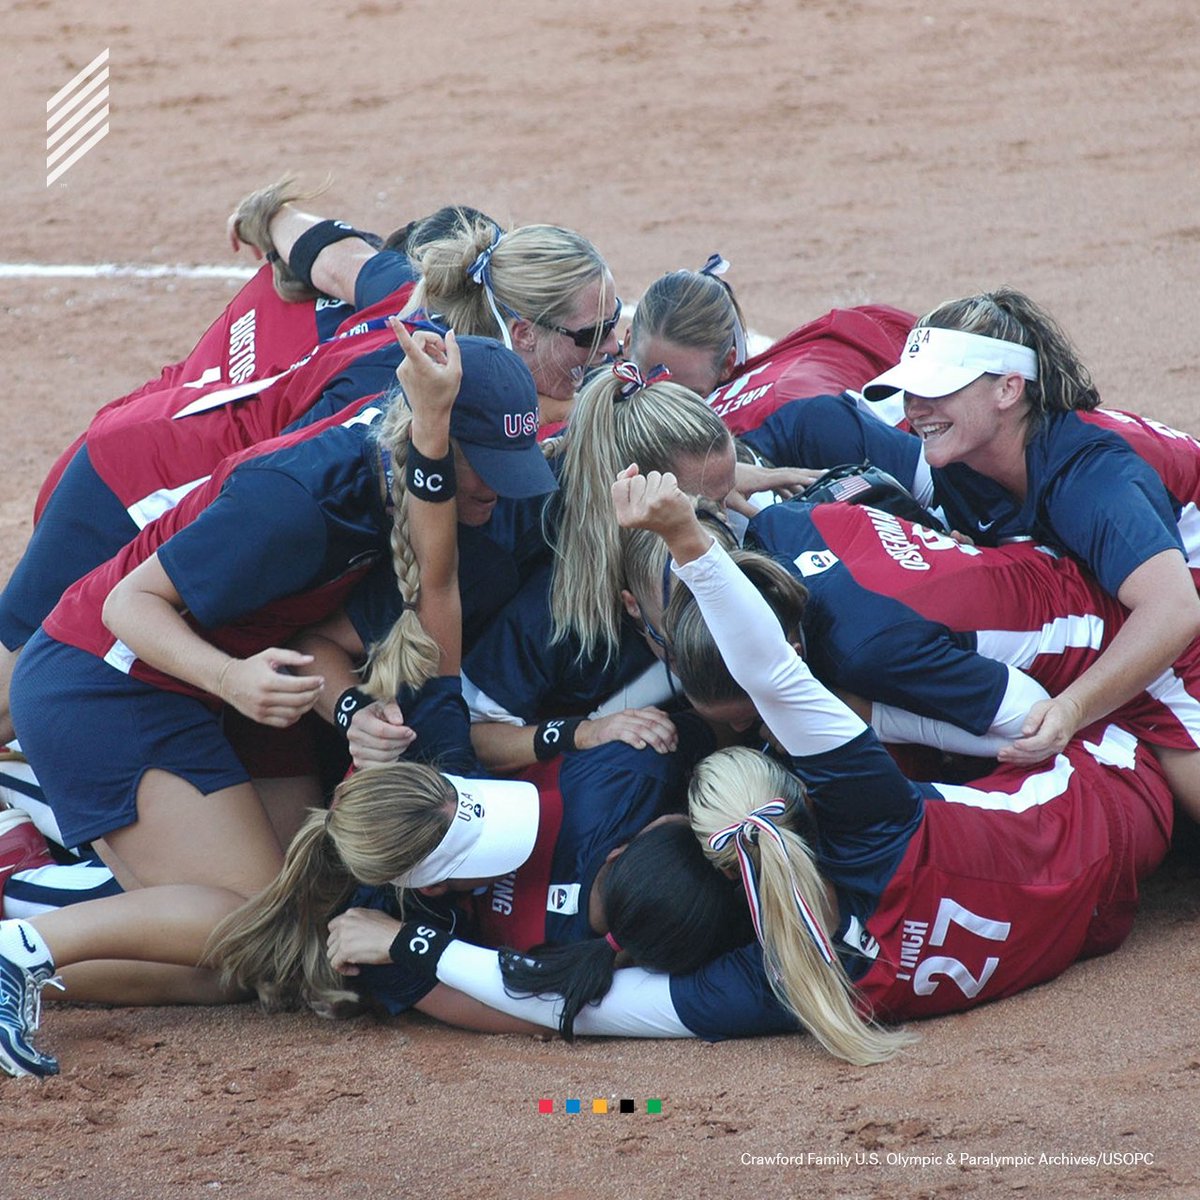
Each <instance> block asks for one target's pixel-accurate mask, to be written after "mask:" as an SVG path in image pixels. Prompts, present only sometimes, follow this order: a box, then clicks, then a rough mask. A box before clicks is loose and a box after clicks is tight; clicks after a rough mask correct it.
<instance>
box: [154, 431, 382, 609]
mask: <svg viewBox="0 0 1200 1200" xmlns="http://www.w3.org/2000/svg"><path fill="white" fill-rule="evenodd" d="M381 416H382V414H377V415H376V417H375V418H374V420H373V421H371V422H370V423H369V424H354V425H350V426H336V427H334V428H332V429H328V430H326V431H325V432H324V433H323V434H321V435H319V436H317V437H314V438H310V439H308V440H306V441H301V442H297V443H295V444H294V445H291V446H287V447H285V448H283V449H280V450H276V451H273V452H271V453H269V454H264V455H262V456H260V457H258V458H253V459H250V460H249V461H247V462H244V463H242V464H241V465H239V466H238V467H237V468H235V469H234V470H233V471H232V472H231V473H230V475H229V478H228V479H227V480H226V482H225V486H224V487H223V488H222V489H221V492H220V494H219V495H218V496H217V498H216V499H215V500H214V501H213V502H212V504H210V505H209V506H208V507H207V508H206V509H205V510H204V511H203V512H202V513H201V514H200V515H199V516H198V517H197V518H196V519H195V520H194V521H192V522H191V523H190V524H188V525H185V526H184V527H183V528H182V529H180V530H179V531H178V532H177V533H175V535H174V536H173V537H171V538H170V539H169V540H168V541H167V542H166V543H165V544H164V545H162V546H161V547H159V549H158V557H159V561H160V562H161V563H162V566H163V569H164V570H165V571H166V572H167V575H168V576H169V577H170V579H171V582H172V583H173V584H174V585H175V587H176V590H177V591H178V592H179V594H180V596H181V597H182V599H183V601H184V604H185V605H186V606H187V609H188V611H189V612H190V613H191V615H192V616H193V618H194V619H195V620H196V621H197V622H198V623H199V624H200V625H201V626H203V627H205V628H210V629H211V628H215V627H217V626H221V625H225V624H228V623H231V622H232V621H234V620H236V619H237V618H239V617H242V616H244V615H245V614H249V613H254V612H255V611H257V610H258V609H260V608H263V607H265V606H266V605H267V604H269V603H270V602H271V601H273V600H276V599H278V598H280V597H283V596H290V595H294V594H296V593H299V592H304V591H307V590H309V589H311V588H314V587H316V586H318V585H320V584H322V583H324V582H326V581H328V580H331V579H334V578H336V577H338V576H339V575H341V574H343V573H344V572H345V571H347V570H349V569H352V568H354V567H356V566H361V565H363V564H365V563H368V562H370V561H371V560H373V559H377V558H385V559H386V558H390V553H391V552H390V548H389V544H388V539H389V535H390V531H391V517H390V515H389V514H388V513H387V511H386V509H385V507H384V500H383V495H382V490H381V478H382V477H381V473H380V470H379V466H378V461H377V455H376V451H375V447H374V444H373V442H372V440H371V430H372V429H373V427H374V426H375V425H376V424H377V423H378V421H379V420H380V419H381Z"/></svg>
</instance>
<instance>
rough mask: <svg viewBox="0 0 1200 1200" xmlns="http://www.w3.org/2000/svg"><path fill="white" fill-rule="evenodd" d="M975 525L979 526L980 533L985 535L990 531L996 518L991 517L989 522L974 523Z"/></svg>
mask: <svg viewBox="0 0 1200 1200" xmlns="http://www.w3.org/2000/svg"><path fill="white" fill-rule="evenodd" d="M975 523H976V524H977V525H978V526H979V532H980V533H987V531H988V530H989V529H991V527H992V526H993V525H995V523H996V518H995V517H993V518H992V519H991V520H990V521H976V522H975Z"/></svg>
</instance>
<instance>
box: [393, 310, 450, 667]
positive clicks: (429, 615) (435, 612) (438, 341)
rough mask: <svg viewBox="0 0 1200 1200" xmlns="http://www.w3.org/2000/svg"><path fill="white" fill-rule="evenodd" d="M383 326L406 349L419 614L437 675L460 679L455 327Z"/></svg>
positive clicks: (402, 369) (401, 371)
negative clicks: (434, 650)
mask: <svg viewBox="0 0 1200 1200" xmlns="http://www.w3.org/2000/svg"><path fill="white" fill-rule="evenodd" d="M388 324H389V325H390V326H391V328H392V332H393V333H394V334H395V335H396V340H397V341H398V342H399V343H400V348H401V349H402V350H403V351H404V361H403V362H402V363H401V364H400V365H399V366H398V367H397V368H396V378H397V380H398V381H399V383H400V386H401V388H403V390H404V395H405V398H406V399H407V401H408V404H409V406H410V407H411V409H412V413H413V419H412V426H411V428H410V430H409V442H408V453H407V456H406V463H405V478H406V485H407V486H406V490H407V493H408V535H409V539H410V541H411V543H412V549H413V554H414V555H415V557H416V560H417V563H418V564H419V566H420V572H421V584H420V598H419V600H418V602H417V616H418V617H419V618H420V620H421V624H422V625H423V626H424V627H425V631H426V632H427V633H428V634H429V636H430V637H432V638H433V639H434V641H436V642H437V644H438V648H439V651H440V658H439V663H438V674H439V675H457V674H458V673H459V671H460V669H461V668H462V598H461V596H460V595H459V590H458V536H457V530H458V511H457V508H456V506H455V504H454V503H453V501H454V496H455V478H454V451H453V448H452V447H451V445H450V412H451V409H452V408H453V407H454V401H455V399H456V398H457V396H458V389H459V385H460V384H461V383H462V359H461V357H460V355H459V351H458V342H457V340H456V339H455V336H454V331H453V330H451V331H450V332H448V333H447V334H446V337H445V339H444V340H443V339H442V338H441V337H440V336H439V335H438V334H436V333H432V332H429V331H427V330H422V331H418V332H417V333H416V334H411V333H409V331H408V329H407V327H406V326H405V324H404V322H403V321H401V320H399V318H396V317H393V318H391V319H390V320H389V322H388Z"/></svg>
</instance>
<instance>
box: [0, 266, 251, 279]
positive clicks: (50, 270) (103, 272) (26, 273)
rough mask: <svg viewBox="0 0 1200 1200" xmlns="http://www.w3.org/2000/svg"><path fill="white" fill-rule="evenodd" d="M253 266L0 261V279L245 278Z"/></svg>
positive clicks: (248, 275) (249, 275) (248, 276)
mask: <svg viewBox="0 0 1200 1200" xmlns="http://www.w3.org/2000/svg"><path fill="white" fill-rule="evenodd" d="M256 270H257V268H256V267H218V266H203V265H202V266H187V265H185V264H184V263H176V264H174V265H171V264H166V263H0V279H115V278H128V279H249V278H250V277H251V276H252V275H253V274H254V272H255V271H256Z"/></svg>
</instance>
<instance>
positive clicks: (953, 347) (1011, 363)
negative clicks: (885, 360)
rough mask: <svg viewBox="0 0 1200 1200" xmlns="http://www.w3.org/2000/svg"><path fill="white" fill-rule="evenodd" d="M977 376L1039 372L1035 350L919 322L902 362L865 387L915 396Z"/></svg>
mask: <svg viewBox="0 0 1200 1200" xmlns="http://www.w3.org/2000/svg"><path fill="white" fill-rule="evenodd" d="M981 375H1020V376H1021V377H1022V378H1023V379H1028V380H1030V381H1033V380H1036V379H1037V377H1038V359H1037V352H1036V351H1035V350H1033V349H1032V347H1030V346H1022V345H1020V344H1019V343H1017V342H1006V341H1002V340H1001V339H1000V338H991V337H984V336H983V334H980V333H966V332H965V331H963V330H961V329H939V328H937V327H935V326H932V325H919V326H917V328H916V329H914V330H912V332H911V333H909V335H908V338H907V340H906V341H905V344H904V350H903V351H902V353H901V355H900V361H899V362H898V363H897V364H896V365H895V366H894V367H891V368H890V369H889V370H887V371H884V373H883V374H882V375H880V376H878V377H877V378H875V379H872V380H871V382H870V383H868V384H867V385H866V386H865V387H864V388H863V395H864V396H865V397H866V398H867V399H868V400H885V399H887V397H888V396H890V395H892V394H893V393H894V392H896V391H905V392H911V393H913V394H914V395H916V396H928V397H937V396H948V395H949V394H950V393H951V392H957V391H958V390H959V389H960V388H964V387H966V386H967V384H969V383H973V382H974V381H975V380H976V379H978V378H979V377H980V376H981Z"/></svg>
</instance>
